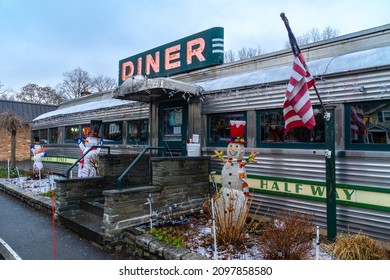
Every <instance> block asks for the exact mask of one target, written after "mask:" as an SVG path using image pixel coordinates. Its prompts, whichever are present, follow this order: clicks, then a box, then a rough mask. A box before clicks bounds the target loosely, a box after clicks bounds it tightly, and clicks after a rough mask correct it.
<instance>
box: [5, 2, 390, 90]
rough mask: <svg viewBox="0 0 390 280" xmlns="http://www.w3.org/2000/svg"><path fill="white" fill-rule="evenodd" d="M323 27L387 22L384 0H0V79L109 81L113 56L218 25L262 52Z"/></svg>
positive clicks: (16, 82) (16, 85)
mask: <svg viewBox="0 0 390 280" xmlns="http://www.w3.org/2000/svg"><path fill="white" fill-rule="evenodd" d="M281 12H284V13H285V14H286V16H287V18H288V19H289V22H290V26H291V28H292V30H293V32H294V34H295V35H296V36H299V35H301V34H303V33H305V32H306V31H308V30H310V29H311V28H313V27H316V28H318V29H319V30H320V31H322V30H323V29H324V28H325V27H327V26H330V27H333V28H337V29H338V30H339V32H340V34H339V35H344V34H348V33H353V32H356V31H360V30H364V29H368V28H372V27H377V26H381V25H384V24H389V23H390V1H389V0H369V1H367V0H351V1H349V0H343V1H341V0H326V1H315V0H308V1H306V0H294V1H293V0H289V1H287V0H281V1H278V0H269V1H268V0H240V1H237V0H232V1H231V0H154V1H153V0H109V1H103V0H0V36H1V39H0V40H1V41H0V42H1V43H0V84H2V85H3V89H4V88H8V89H12V90H14V91H16V92H18V91H20V88H21V87H23V86H25V85H27V84H28V83H35V84H38V85H39V86H51V87H53V88H55V87H56V85H58V84H59V83H61V82H62V81H63V74H64V73H65V72H70V71H72V70H74V69H76V68H78V67H80V68H81V69H82V70H85V71H87V72H88V73H89V74H90V75H91V76H98V75H105V76H109V77H112V78H115V79H116V80H117V77H118V67H119V66H118V63H119V60H121V59H123V58H126V57H129V56H133V55H135V54H138V53H141V52H143V51H147V50H149V49H152V48H155V47H158V46H161V45H164V44H166V43H169V42H172V41H175V40H177V39H181V38H183V37H186V36H188V35H192V34H194V33H197V32H200V31H203V30H206V29H209V28H211V27H215V26H220V27H223V28H224V37H225V51H227V50H233V51H235V52H237V51H238V50H240V49H241V48H243V47H247V48H250V47H252V48H257V47H258V46H260V47H261V48H262V49H263V50H264V51H265V52H272V51H277V50H280V49H283V47H284V44H285V42H286V41H287V40H288V37H287V31H286V29H285V26H284V24H283V21H282V20H281V18H280V13H281Z"/></svg>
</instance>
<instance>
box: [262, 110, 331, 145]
mask: <svg viewBox="0 0 390 280" xmlns="http://www.w3.org/2000/svg"><path fill="white" fill-rule="evenodd" d="M313 112H314V116H315V120H316V125H315V127H314V128H313V129H312V130H309V129H307V128H306V127H295V128H293V129H291V130H289V131H288V133H287V134H285V133H284V116H283V111H282V110H281V109H279V110H273V111H265V112H259V115H260V142H261V143H324V142H325V125H324V119H323V117H322V112H321V110H320V109H313Z"/></svg>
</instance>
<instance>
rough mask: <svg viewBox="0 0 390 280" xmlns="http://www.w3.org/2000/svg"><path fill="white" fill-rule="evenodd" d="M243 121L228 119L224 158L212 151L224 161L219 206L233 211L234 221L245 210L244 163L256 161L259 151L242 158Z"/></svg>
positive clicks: (247, 191)
mask: <svg viewBox="0 0 390 280" xmlns="http://www.w3.org/2000/svg"><path fill="white" fill-rule="evenodd" d="M245 125H246V122H245V121H230V134H231V139H230V140H228V142H229V144H228V147H227V151H226V153H227V156H228V159H227V160H226V159H225V158H224V157H223V150H222V151H221V152H218V151H214V153H215V155H213V156H212V157H217V158H219V159H220V160H222V162H223V163H224V166H223V168H222V176H221V184H222V188H221V191H220V196H219V198H218V200H220V201H221V202H219V207H224V209H225V211H229V212H234V222H238V221H237V219H239V216H240V213H242V212H245V211H246V207H247V200H248V197H249V186H248V183H247V176H246V171H245V165H246V164H248V163H256V160H255V158H256V156H258V155H259V153H255V152H254V151H252V152H251V154H250V156H249V157H248V160H243V158H244V154H245V146H244V144H246V141H245V140H244V132H245Z"/></svg>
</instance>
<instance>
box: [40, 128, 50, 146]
mask: <svg viewBox="0 0 390 280" xmlns="http://www.w3.org/2000/svg"><path fill="white" fill-rule="evenodd" d="M39 133H40V141H41V143H42V144H47V142H48V138H49V137H48V135H47V129H42V130H40V132H39Z"/></svg>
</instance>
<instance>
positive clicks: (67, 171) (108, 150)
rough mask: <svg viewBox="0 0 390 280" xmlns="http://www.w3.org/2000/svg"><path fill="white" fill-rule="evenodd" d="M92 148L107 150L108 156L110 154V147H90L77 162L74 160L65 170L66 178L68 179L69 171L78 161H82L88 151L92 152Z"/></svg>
mask: <svg viewBox="0 0 390 280" xmlns="http://www.w3.org/2000/svg"><path fill="white" fill-rule="evenodd" d="M94 148H96V149H98V148H99V149H107V153H108V154H110V152H111V147H110V146H92V147H91V148H90V149H89V150H88V151H87V152H86V153H85V154H83V155H82V156H81V157H80V158H79V159H78V160H76V161H75V162H74V163H73V164H72V165H71V167H69V168H68V169H67V170H66V178H69V175H70V171H71V170H72V168H73V167H75V166H76V165H77V164H78V163H79V162H80V160H82V159H83V158H84V157H85V156H86V155H87V154H88V153H89V152H90V151H92V150H93V149H94Z"/></svg>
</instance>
